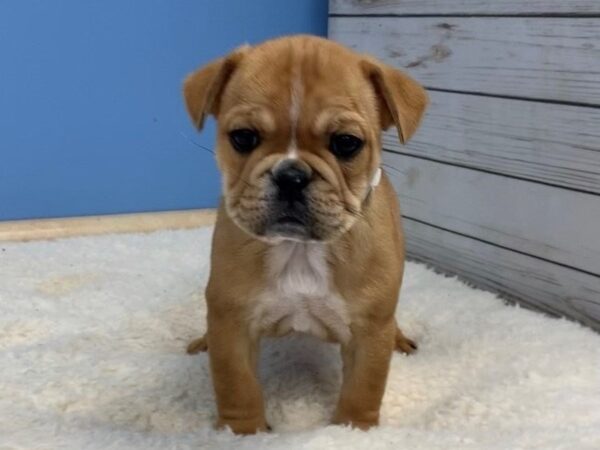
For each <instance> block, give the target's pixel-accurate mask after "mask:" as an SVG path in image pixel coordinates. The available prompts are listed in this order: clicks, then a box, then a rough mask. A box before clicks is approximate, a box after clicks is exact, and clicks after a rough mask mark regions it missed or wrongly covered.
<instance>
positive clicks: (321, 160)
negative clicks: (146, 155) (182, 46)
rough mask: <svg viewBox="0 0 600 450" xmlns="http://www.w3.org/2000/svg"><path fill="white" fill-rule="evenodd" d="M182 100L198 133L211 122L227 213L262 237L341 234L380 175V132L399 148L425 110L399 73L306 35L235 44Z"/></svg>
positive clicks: (420, 92) (197, 76)
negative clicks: (391, 131) (387, 132)
mask: <svg viewBox="0 0 600 450" xmlns="http://www.w3.org/2000/svg"><path fill="white" fill-rule="evenodd" d="M184 96H185V101H186V105H187V109H188V112H189V114H190V116H191V117H192V120H193V121H194V123H195V124H196V125H197V127H198V128H202V124H203V122H204V119H205V117H206V116H207V115H209V114H213V115H214V116H215V117H216V118H217V122H218V137H217V151H216V154H217V162H218V165H219V168H220V170H221V172H222V175H223V194H224V198H225V206H226V210H227V213H228V214H229V216H230V217H231V218H232V219H233V221H234V222H235V223H236V224H237V225H238V226H239V227H240V228H242V229H243V230H245V231H246V232H248V233H250V234H252V235H254V236H257V237H259V238H262V239H265V240H270V239H278V238H284V239H297V240H321V241H322V240H330V239H333V238H335V237H337V236H339V235H340V234H342V233H344V232H345V231H346V230H348V229H349V228H350V227H351V226H352V224H353V223H354V222H355V221H356V220H357V218H358V217H360V215H361V212H362V209H363V207H364V206H365V205H366V203H367V202H366V200H367V198H368V196H369V193H370V191H371V189H372V188H373V186H374V185H375V184H376V183H377V180H378V177H379V175H380V172H379V171H380V169H379V166H380V157H381V155H380V153H381V130H382V129H386V128H388V127H389V126H391V125H392V124H395V125H396V127H397V128H398V134H399V136H400V140H401V141H402V142H406V141H407V140H408V139H409V138H410V137H411V136H412V134H413V133H414V132H415V130H416V129H417V127H418V125H419V122H420V120H421V116H422V115H423V112H424V110H425V107H426V105H427V94H426V93H425V91H424V89H423V88H422V87H421V86H419V85H418V84H417V83H416V82H415V81H413V80H412V79H411V78H409V77H408V76H406V75H404V74H403V73H401V72H399V71H397V70H395V69H393V68H391V67H389V66H386V65H384V64H382V63H379V62H377V61H375V60H373V59H371V58H369V57H367V56H364V55H360V54H357V53H354V52H352V51H350V50H348V49H346V48H345V47H342V46H340V45H338V44H336V43H334V42H331V41H327V40H325V39H320V38H315V37H308V36H295V37H288V38H282V39H277V40H273V41H268V42H265V43H263V44H261V45H259V46H256V47H242V48H240V49H238V50H236V51H234V52H233V53H232V54H230V55H229V56H226V57H224V58H222V59H219V60H217V61H214V62H212V63H211V64H208V65H207V66H205V67H203V68H201V69H200V70H198V71H197V72H195V73H193V74H192V75H190V76H189V77H188V78H187V80H186V81H185V85H184Z"/></svg>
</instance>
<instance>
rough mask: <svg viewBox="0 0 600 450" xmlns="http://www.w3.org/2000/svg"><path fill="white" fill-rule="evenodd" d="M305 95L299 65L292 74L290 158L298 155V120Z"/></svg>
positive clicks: (288, 152)
mask: <svg viewBox="0 0 600 450" xmlns="http://www.w3.org/2000/svg"><path fill="white" fill-rule="evenodd" d="M303 96H304V86H303V85H302V75H301V74H300V70H299V67H296V68H295V70H294V73H293V74H292V82H291V86H290V98H291V100H290V127H291V136H290V143H289V146H288V151H287V154H288V158H297V157H298V139H297V133H298V120H300V109H301V107H302V97H303Z"/></svg>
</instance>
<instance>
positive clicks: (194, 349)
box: [186, 334, 208, 355]
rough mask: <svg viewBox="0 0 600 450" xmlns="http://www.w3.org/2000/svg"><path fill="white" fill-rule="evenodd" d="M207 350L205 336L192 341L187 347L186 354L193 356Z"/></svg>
mask: <svg viewBox="0 0 600 450" xmlns="http://www.w3.org/2000/svg"><path fill="white" fill-rule="evenodd" d="M207 350H208V344H207V343H206V334H205V335H204V336H202V337H199V338H197V339H194V340H193V341H192V342H190V343H189V344H188V346H187V350H186V351H187V353H188V354H189V355H195V354H196V353H200V352H205V351H207Z"/></svg>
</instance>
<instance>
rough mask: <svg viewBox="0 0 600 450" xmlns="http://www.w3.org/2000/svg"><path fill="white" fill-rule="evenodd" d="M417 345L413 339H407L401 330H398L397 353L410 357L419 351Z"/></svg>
mask: <svg viewBox="0 0 600 450" xmlns="http://www.w3.org/2000/svg"><path fill="white" fill-rule="evenodd" d="M417 348H418V347H417V344H416V343H415V341H413V340H412V339H409V338H407V337H406V336H404V334H402V331H400V328H396V351H397V352H402V353H406V354H407V355H410V354H411V353H414V352H416V351H417Z"/></svg>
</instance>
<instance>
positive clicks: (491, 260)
mask: <svg viewBox="0 0 600 450" xmlns="http://www.w3.org/2000/svg"><path fill="white" fill-rule="evenodd" d="M403 223H404V228H405V230H406V236H407V252H408V255H409V256H412V257H414V258H416V259H418V260H421V261H425V262H427V263H430V264H432V265H434V266H436V267H438V268H440V269H442V270H444V271H448V272H450V273H455V274H456V273H458V274H459V275H460V276H461V277H462V278H464V279H467V280H469V281H471V282H472V283H474V284H476V285H478V286H482V287H485V288H488V289H490V290H492V291H496V292H500V293H503V294H505V295H508V296H510V297H512V298H516V299H520V300H522V301H524V302H525V303H527V304H529V305H532V306H533V307H535V308H536V309H541V310H544V311H548V312H551V313H553V314H555V315H565V316H567V317H571V318H574V319H575V320H578V321H580V322H581V323H583V324H586V325H588V326H590V327H592V328H594V329H596V330H599V331H600V278H598V277H595V276H592V275H588V274H585V273H581V272H578V271H576V270H570V269H567V268H564V267H561V266H556V265H554V264H552V263H549V262H545V261H540V260H539V259H536V258H532V257H529V256H525V255H521V254H517V253H514V252H511V251H509V250H505V249H502V248H498V247H495V246H493V245H489V244H485V243H482V242H479V241H475V240H473V239H469V238H467V237H464V236H459V235H456V234H453V233H449V232H447V231H443V230H439V229H437V228H434V227H431V226H428V225H426V224H422V223H418V222H415V221H413V220H410V219H406V218H405V219H404V220H403ZM482 320H486V318H482Z"/></svg>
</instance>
